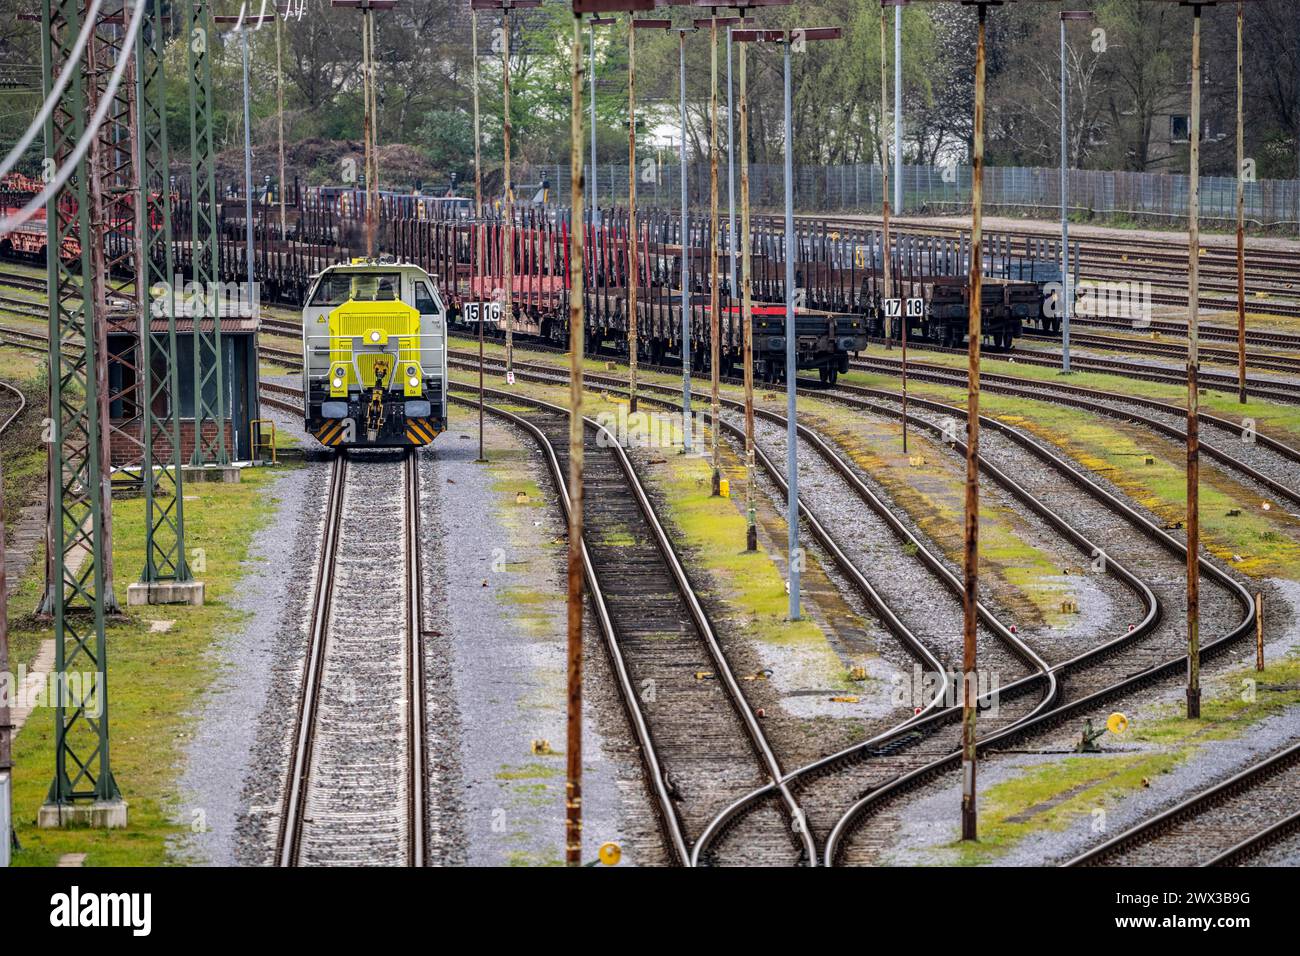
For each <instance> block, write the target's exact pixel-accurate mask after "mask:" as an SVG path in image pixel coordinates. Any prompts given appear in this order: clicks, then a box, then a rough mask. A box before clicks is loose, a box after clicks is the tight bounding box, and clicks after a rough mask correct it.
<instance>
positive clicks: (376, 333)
mask: <svg viewBox="0 0 1300 956" xmlns="http://www.w3.org/2000/svg"><path fill="white" fill-rule="evenodd" d="M370 341H372V342H378V341H379V330H378V329H375V330H373V331H372V332H371V333H370Z"/></svg>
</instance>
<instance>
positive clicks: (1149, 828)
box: [1066, 744, 1300, 866]
mask: <svg viewBox="0 0 1300 956" xmlns="http://www.w3.org/2000/svg"><path fill="white" fill-rule="evenodd" d="M1297 805H1300V744H1295V745H1293V746H1290V747H1287V748H1285V749H1283V750H1280V751H1278V752H1277V753H1275V754H1272V755H1271V756H1269V757H1266V758H1264V759H1263V760H1260V761H1257V762H1256V763H1254V764H1252V765H1251V766H1249V767H1247V768H1246V769H1245V770H1242V771H1240V772H1239V773H1237V774H1234V775H1233V776H1232V777H1229V778H1228V779H1227V780H1224V781H1222V782H1220V783H1217V784H1215V785H1214V786H1212V787H1208V788H1207V789H1205V790H1202V791H1201V792H1200V793H1197V794H1195V795H1193V796H1191V797H1189V798H1187V799H1186V800H1183V801H1182V802H1180V803H1177V804H1175V805H1174V806H1172V807H1170V808H1169V809H1167V810H1165V811H1163V812H1162V813H1159V814H1156V815H1155V816H1153V817H1150V818H1148V819H1146V820H1144V821H1142V822H1141V823H1139V824H1138V825H1137V826H1134V827H1131V828H1130V829H1128V830H1125V831H1124V832H1123V833H1121V834H1119V835H1118V836H1115V837H1112V838H1111V839H1109V840H1107V841H1106V842H1104V843H1102V844H1101V845H1099V846H1096V847H1094V848H1092V849H1091V850H1089V851H1088V852H1086V853H1082V854H1080V855H1078V856H1076V857H1074V859H1072V860H1070V861H1069V862H1068V863H1067V864H1066V865H1067V866H1175V865H1177V866H1187V865H1199V866H1237V865H1241V864H1243V863H1246V862H1248V861H1250V860H1253V859H1255V858H1256V857H1259V856H1261V855H1263V854H1264V853H1266V852H1267V851H1268V850H1269V849H1270V848H1272V847H1274V846H1276V845H1277V844H1279V843H1281V842H1282V841H1283V840H1285V839H1287V838H1288V837H1290V836H1291V835H1292V834H1294V833H1296V832H1297V831H1300V812H1297V811H1296V806H1297Z"/></svg>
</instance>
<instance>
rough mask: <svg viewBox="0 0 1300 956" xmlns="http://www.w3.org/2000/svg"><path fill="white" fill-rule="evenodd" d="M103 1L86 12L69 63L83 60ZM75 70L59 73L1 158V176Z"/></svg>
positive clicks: (22, 150) (29, 140)
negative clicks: (20, 135) (45, 95)
mask: <svg viewBox="0 0 1300 956" xmlns="http://www.w3.org/2000/svg"><path fill="white" fill-rule="evenodd" d="M102 3H103V0H94V2H93V3H92V5H91V8H90V9H89V10H88V11H87V12H86V22H85V24H84V25H83V26H82V28H81V32H80V33H79V34H77V42H76V44H75V45H74V46H73V48H72V53H71V54H70V55H69V57H68V63H69V64H74V63H80V62H81V54H82V53H83V52H84V51H85V49H86V43H87V42H88V41H89V40H90V36H91V34H92V33H94V32H95V20H96V18H97V17H98V16H99V8H100V6H101V5H102ZM73 72H74V71H73V70H71V69H64V70H63V71H62V72H61V73H59V79H58V81H57V82H56V83H55V84H54V88H53V89H52V90H50V96H49V99H47V100H46V101H45V103H44V104H43V105H42V106H41V111H40V112H39V113H38V114H37V115H36V118H35V119H34V120H32V125H30V126H28V127H27V132H25V133H23V135H22V138H21V139H19V140H18V142H17V143H16V144H14V148H13V149H11V150H9V154H8V155H7V156H5V158H4V159H3V160H0V176H3V175H4V174H5V173H7V172H9V170H11V169H13V168H14V165H15V164H16V163H17V162H18V159H19V157H21V156H22V154H23V153H25V152H27V147H28V146H30V145H32V140H34V139H35V138H36V135H37V133H39V132H40V131H41V130H42V129H44V128H45V121H46V120H47V119H49V118H50V114H51V113H52V112H54V107H55V106H56V105H57V104H58V102H59V97H61V96H62V95H63V91H64V90H65V89H66V88H67V86H68V84H69V83H70V82H71V81H72V74H73Z"/></svg>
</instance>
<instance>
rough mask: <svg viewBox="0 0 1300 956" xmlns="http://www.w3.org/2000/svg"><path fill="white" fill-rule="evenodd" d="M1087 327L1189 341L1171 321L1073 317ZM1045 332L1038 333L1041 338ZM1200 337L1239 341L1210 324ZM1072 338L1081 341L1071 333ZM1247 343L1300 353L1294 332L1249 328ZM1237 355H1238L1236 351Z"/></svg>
mask: <svg viewBox="0 0 1300 956" xmlns="http://www.w3.org/2000/svg"><path fill="white" fill-rule="evenodd" d="M1079 325H1085V326H1090V327H1093V328H1101V329H1114V330H1117V331H1120V332H1146V333H1150V332H1158V333H1159V334H1161V335H1172V336H1174V337H1176V338H1187V323H1186V322H1172V321H1169V320H1168V319H1150V320H1148V321H1145V322H1144V323H1143V324H1142V327H1141V328H1137V327H1135V325H1134V322H1133V320H1132V319H1107V318H1102V317H1100V316H1080V315H1072V316H1070V326H1071V328H1073V327H1074V326H1079ZM1039 334H1041V333H1037V332H1036V333H1035V335H1039ZM1198 335H1199V336H1200V338H1201V340H1202V341H1212V342H1234V343H1235V342H1236V341H1237V330H1236V329H1235V328H1231V327H1229V326H1226V325H1214V324H1211V323H1207V322H1201V323H1199V325H1198ZM1051 336H1052V338H1055V339H1059V338H1060V337H1061V335H1060V333H1059V332H1053V333H1051ZM1070 338H1071V339H1075V338H1077V336H1076V335H1074V334H1073V333H1071V335H1070ZM1246 344H1247V345H1255V346H1260V347H1262V348H1279V349H1293V350H1296V351H1300V335H1296V334H1294V333H1291V332H1272V331H1268V330H1265V329H1256V328H1249V327H1247V329H1246ZM1233 354H1236V353H1235V352H1234V353H1233Z"/></svg>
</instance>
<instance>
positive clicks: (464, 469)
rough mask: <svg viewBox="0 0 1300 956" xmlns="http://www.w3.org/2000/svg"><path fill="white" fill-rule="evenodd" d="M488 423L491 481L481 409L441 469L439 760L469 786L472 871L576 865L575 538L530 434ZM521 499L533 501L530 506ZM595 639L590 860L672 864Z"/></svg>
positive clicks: (590, 697) (430, 528)
mask: <svg viewBox="0 0 1300 956" xmlns="http://www.w3.org/2000/svg"><path fill="white" fill-rule="evenodd" d="M486 426H487V427H486V430H485V440H486V442H487V453H488V456H489V458H490V459H491V460H492V461H493V462H494V463H493V464H492V465H490V466H488V468H487V470H485V468H484V466H483V465H480V464H476V463H475V461H474V459H475V458H476V457H477V455H478V441H477V437H478V434H477V432H478V418H477V411H468V410H465V409H463V408H461V407H460V406H453V408H452V428H451V429H450V430H449V431H447V432H446V433H445V434H443V435H442V436H440V437H439V438H438V442H437V445H436V448H437V450H438V454H437V455H436V457H434V458H433V459H432V460H430V461H428V462H427V463H426V474H427V476H428V479H427V481H426V483H425V495H426V499H427V505H426V507H428V508H429V509H430V510H431V512H432V520H429V521H426V524H425V527H426V532H427V533H428V534H429V535H431V536H433V537H435V538H436V540H437V557H436V558H435V561H436V563H437V566H438V567H439V568H440V569H441V572H440V573H441V575H442V576H443V582H442V585H441V586H440V587H438V589H437V591H436V592H435V595H436V596H433V595H431V598H430V608H431V613H432V614H433V615H435V616H434V618H431V619H430V625H429V626H431V627H435V628H437V629H438V630H439V631H442V632H443V634H444V635H445V637H440V638H437V639H435V640H436V643H435V644H432V645H430V698H429V707H430V715H431V723H434V724H435V725H437V723H438V722H439V720H444V721H445V722H446V723H447V724H448V725H449V727H448V730H449V732H448V733H447V735H446V737H445V739H444V740H443V741H442V743H441V744H440V745H439V746H438V747H436V748H435V750H434V752H433V753H432V756H431V761H432V762H433V763H434V764H435V765H439V764H441V765H444V766H445V767H446V768H447V769H448V772H449V775H452V774H455V775H457V776H458V777H459V780H460V783H459V785H458V792H457V793H456V794H455V800H456V803H457V807H456V809H455V816H456V817H457V822H458V826H459V828H460V830H461V832H462V834H463V835H462V837H461V840H462V841H463V845H462V847H461V850H460V852H461V854H462V855H463V859H464V862H467V863H470V864H473V865H500V864H516V865H529V864H545V863H556V862H560V861H562V860H563V858H564V842H563V834H564V824H563V820H564V756H563V754H564V749H565V679H566V670H565V668H566V656H565V654H566V652H565V646H566V638H565V607H564V594H565V577H564V575H565V554H566V546H565V543H564V542H565V527H564V523H563V519H562V517H561V513H560V511H559V508H558V504H557V503H556V500H555V497H554V490H553V488H552V486H551V484H550V479H549V474H548V473H547V471H546V468H545V465H544V464H543V462H542V459H541V457H540V453H538V452H537V450H536V446H535V444H534V442H533V440H532V439H531V437H529V436H527V435H526V434H524V433H516V432H515V430H514V429H513V428H510V427H508V426H503V425H500V424H498V423H497V422H496V421H494V419H493V418H492V417H491V416H490V415H489V416H488V417H487V420H486ZM537 489H540V495H541V500H537V497H536V496H537V494H538V491H537ZM516 491H524V492H525V493H526V494H527V495H528V496H529V501H528V502H527V503H525V504H522V505H520V504H516V503H515V498H514V496H515V493H516ZM427 574H428V575H430V576H432V575H433V565H432V564H431V565H430V566H429V568H428V570H427ZM439 605H441V607H439ZM439 618H441V620H442V622H443V624H442V625H441V626H440V625H439V624H437V623H435V622H436V621H437V620H438V619H439ZM584 643H585V645H586V658H585V670H584V689H585V694H584V713H585V714H586V715H587V719H586V720H585V721H584V734H583V834H584V856H585V857H586V858H588V859H594V858H595V851H596V848H597V847H598V846H599V845H600V844H601V843H603V842H606V841H613V842H617V843H619V844H620V845H621V846H622V847H623V850H624V855H623V859H624V861H626V863H627V864H641V865H645V864H662V863H664V862H666V858H665V857H664V854H663V848H662V843H663V840H662V837H661V835H660V831H659V827H658V823H657V821H656V819H655V818H654V816H653V814H652V813H651V812H650V810H649V808H648V805H647V804H646V794H645V788H644V784H643V782H642V771H641V764H640V758H639V753H638V751H637V749H636V747H635V745H634V743H633V741H632V739H631V736H630V734H629V732H628V729H627V725H626V718H625V716H624V714H623V711H622V703H621V701H620V699H619V697H618V695H617V691H616V690H615V684H614V681H613V678H612V677H611V675H610V674H609V670H608V661H607V658H606V654H605V651H604V648H603V645H602V643H601V639H600V636H599V630H598V628H597V627H596V624H595V622H594V620H592V619H591V617H590V615H588V617H587V619H586V622H585V624H584ZM435 669H437V672H438V673H439V674H440V677H439V678H438V679H435V678H434V673H435ZM440 715H441V716H440ZM452 725H454V727H453V726H452ZM535 742H538V744H539V745H538V746H536V747H535V746H534V743H535ZM541 742H544V745H542V744H541ZM548 748H549V751H550V752H548ZM535 750H538V751H540V752H534V751H535ZM452 768H459V769H458V771H456V770H452ZM434 786H435V788H436V787H437V786H438V782H437V781H436V780H435V781H434Z"/></svg>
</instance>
